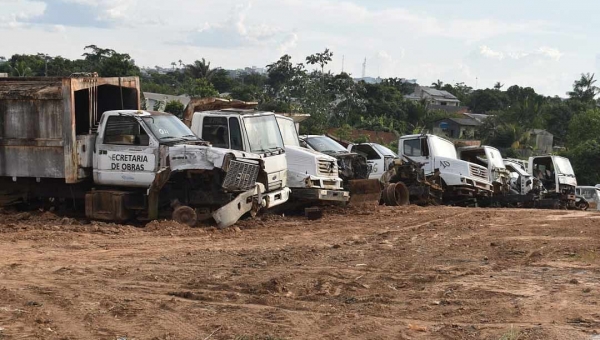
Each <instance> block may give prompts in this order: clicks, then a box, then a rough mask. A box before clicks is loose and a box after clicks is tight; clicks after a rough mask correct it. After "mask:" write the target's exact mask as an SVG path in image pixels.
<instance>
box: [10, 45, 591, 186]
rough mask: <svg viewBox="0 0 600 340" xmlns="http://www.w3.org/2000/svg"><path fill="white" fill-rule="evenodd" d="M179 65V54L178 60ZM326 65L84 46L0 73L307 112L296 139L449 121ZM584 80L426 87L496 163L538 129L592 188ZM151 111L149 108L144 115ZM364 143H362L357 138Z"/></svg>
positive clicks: (402, 88) (323, 61)
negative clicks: (237, 66)
mask: <svg viewBox="0 0 600 340" xmlns="http://www.w3.org/2000/svg"><path fill="white" fill-rule="evenodd" d="M182 57H183V56H182ZM334 57H335V55H334V53H333V52H332V51H330V50H329V49H325V50H324V51H323V52H319V53H315V54H312V55H310V56H307V57H306V58H305V60H304V61H303V62H297V61H295V60H292V57H291V56H289V55H284V56H282V57H281V58H279V60H276V61H274V62H272V63H270V64H268V65H267V72H266V74H259V73H256V72H252V71H248V72H245V71H236V72H235V73H232V72H230V71H227V70H224V69H221V68H218V67H214V66H212V65H211V62H210V61H207V60H205V59H202V60H196V61H194V62H192V63H190V64H185V63H183V62H182V60H178V61H177V62H172V63H171V67H170V68H168V69H161V68H158V67H157V68H156V69H143V70H141V69H140V68H139V67H138V66H136V64H135V61H134V60H133V59H132V58H131V56H130V55H129V54H127V53H120V52H116V51H114V50H112V49H106V48H101V47H98V46H96V45H90V46H86V47H85V48H84V53H83V55H82V58H81V59H76V60H69V59H66V58H63V57H60V56H54V57H53V56H48V55H45V54H41V53H38V54H35V55H25V54H15V55H13V56H11V57H10V58H8V59H6V58H3V57H0V72H6V73H9V74H10V75H11V76H16V77H22V76H69V75H71V74H73V73H81V72H83V73H93V72H97V73H98V75H99V76H133V75H136V76H140V77H141V84H142V90H143V91H146V92H155V93H164V94H171V95H189V96H195V97H207V96H216V95H218V94H221V95H223V96H226V97H229V98H234V99H239V100H244V101H257V102H258V103H259V109H262V110H269V111H275V112H297V113H309V114H310V115H311V117H312V118H311V119H309V120H307V121H306V122H305V123H303V124H302V125H301V130H302V131H300V132H301V133H323V132H325V131H326V130H328V129H330V128H340V127H344V128H343V129H342V130H341V131H340V132H338V134H340V137H343V136H349V135H350V131H351V130H352V129H367V130H374V131H385V132H394V133H396V134H398V135H402V134H407V133H415V132H416V133H418V132H421V131H425V130H430V131H431V128H432V125H433V122H435V121H437V120H440V119H443V118H448V117H453V116H455V115H453V114H449V113H447V112H445V111H435V110H432V109H430V108H428V106H427V103H425V102H424V101H411V100H407V99H405V97H404V96H405V95H407V94H411V93H413V91H414V89H415V85H414V84H410V83H407V82H405V81H403V80H401V79H398V78H389V79H383V80H382V81H381V82H380V83H378V84H369V83H365V82H363V81H359V82H357V81H355V80H354V79H353V78H352V77H351V75H349V74H347V73H338V74H335V73H332V72H331V71H326V69H327V65H328V63H329V62H331V61H332V60H333V58H334ZM595 84H596V79H595V77H594V75H593V74H589V73H586V74H582V75H581V77H580V79H577V80H575V81H574V83H573V88H572V90H571V91H569V92H568V93H566V98H559V97H548V96H543V95H540V94H538V93H536V92H535V90H534V89H533V88H530V87H521V86H519V85H512V86H505V84H502V83H500V82H497V83H496V84H495V85H494V86H493V88H487V89H478V90H473V88H471V87H470V86H468V85H466V84H464V83H456V84H454V85H452V84H446V83H444V82H443V80H439V79H438V80H437V81H436V82H434V83H432V84H431V85H430V86H431V87H434V88H437V89H440V90H445V91H448V92H450V93H452V94H453V95H455V96H456V97H457V98H458V99H459V100H460V101H461V105H464V106H468V107H469V109H470V111H471V112H475V113H485V114H489V115H493V117H491V118H488V119H487V120H486V121H485V123H484V124H483V125H482V126H481V127H480V128H479V130H478V132H477V134H476V135H475V137H476V138H478V139H481V140H482V141H483V143H485V144H487V145H492V146H496V147H498V148H499V149H501V150H502V152H503V153H504V154H505V156H512V157H514V156H518V153H517V151H516V150H517V149H520V150H523V149H529V150H531V151H535V150H534V144H535V143H534V142H533V140H532V138H531V135H530V133H529V131H530V130H531V129H545V130H547V131H549V132H550V133H552V134H553V135H554V144H555V145H557V146H562V147H564V148H565V151H563V152H562V153H563V155H564V156H566V157H569V158H570V159H571V162H572V163H573V166H574V168H575V171H576V174H577V177H578V179H579V182H580V183H581V184H596V183H600V168H598V167H596V166H595V164H597V163H598V161H600V134H598V133H597V132H598V131H600V108H598V102H597V100H596V96H597V95H598V93H599V92H600V89H599V88H598V87H596V85H595ZM168 104H170V105H166V106H167V107H160V108H159V109H161V110H167V111H169V112H172V113H174V114H178V115H179V114H180V112H181V111H182V109H181V108H180V107H176V106H175V105H176V104H173V103H168ZM148 109H152V108H148ZM360 139H361V140H365V139H366V138H365V136H361V137H360Z"/></svg>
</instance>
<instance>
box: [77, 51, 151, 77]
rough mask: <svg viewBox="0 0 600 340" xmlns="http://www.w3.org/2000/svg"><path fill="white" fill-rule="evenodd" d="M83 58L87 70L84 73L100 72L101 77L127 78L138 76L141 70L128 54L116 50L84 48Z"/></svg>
mask: <svg viewBox="0 0 600 340" xmlns="http://www.w3.org/2000/svg"><path fill="white" fill-rule="evenodd" d="M84 50H85V51H87V52H84V53H83V56H84V57H85V61H86V69H85V70H82V71H87V72H98V75H99V76H101V77H125V76H135V75H138V74H139V72H140V70H139V68H138V67H137V66H135V62H134V60H133V59H131V56H130V55H129V54H127V53H117V52H116V51H115V50H112V49H108V48H101V47H98V46H96V45H88V46H86V47H85V48H84Z"/></svg>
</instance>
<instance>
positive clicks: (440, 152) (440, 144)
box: [430, 136, 458, 159]
mask: <svg viewBox="0 0 600 340" xmlns="http://www.w3.org/2000/svg"><path fill="white" fill-rule="evenodd" d="M430 142H431V146H430V148H431V150H434V152H435V155H434V156H439V157H447V158H453V159H458V157H457V156H456V149H455V148H454V144H452V142H451V141H448V140H445V139H441V138H438V137H435V136H434V137H433V138H430Z"/></svg>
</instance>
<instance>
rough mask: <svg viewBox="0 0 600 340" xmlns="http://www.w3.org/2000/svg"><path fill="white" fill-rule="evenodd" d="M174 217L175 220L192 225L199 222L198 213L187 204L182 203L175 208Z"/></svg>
mask: <svg viewBox="0 0 600 340" xmlns="http://www.w3.org/2000/svg"><path fill="white" fill-rule="evenodd" d="M172 218H173V220H174V221H177V222H179V223H181V224H185V225H188V226H190V227H194V226H196V223H198V215H197V214H196V211H195V210H194V209H192V208H190V207H188V206H187V205H182V206H179V207H177V208H175V210H174V211H173V215H172Z"/></svg>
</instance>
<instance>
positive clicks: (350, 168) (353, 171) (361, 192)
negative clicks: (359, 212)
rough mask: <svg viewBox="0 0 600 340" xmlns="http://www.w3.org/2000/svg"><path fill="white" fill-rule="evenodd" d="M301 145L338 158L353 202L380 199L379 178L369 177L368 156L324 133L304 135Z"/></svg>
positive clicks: (344, 182)
mask: <svg viewBox="0 0 600 340" xmlns="http://www.w3.org/2000/svg"><path fill="white" fill-rule="evenodd" d="M300 145H301V146H302V147H304V148H307V149H309V150H314V151H317V152H320V153H324V154H326V155H329V156H332V157H334V158H335V159H336V160H337V165H338V169H339V176H340V178H341V179H342V181H343V185H344V189H345V190H348V191H349V192H350V202H351V203H362V202H369V201H374V202H375V201H378V200H379V197H380V193H381V186H380V183H379V180H377V179H369V176H370V174H371V171H372V165H370V164H369V163H368V162H367V159H366V157H364V156H362V155H359V154H357V153H355V152H350V151H348V150H346V148H344V147H343V146H342V145H340V144H339V143H338V142H336V141H335V140H333V139H331V138H330V137H328V136H322V135H302V136H300Z"/></svg>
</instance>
